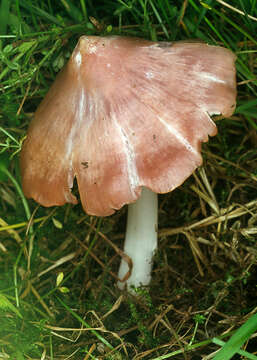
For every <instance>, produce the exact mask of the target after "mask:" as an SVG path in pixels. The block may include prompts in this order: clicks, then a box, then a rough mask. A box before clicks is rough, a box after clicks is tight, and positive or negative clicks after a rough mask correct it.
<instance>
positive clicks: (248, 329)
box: [213, 314, 257, 360]
mask: <svg viewBox="0 0 257 360" xmlns="http://www.w3.org/2000/svg"><path fill="white" fill-rule="evenodd" d="M256 330H257V314H255V315H253V316H251V317H250V319H248V320H247V321H246V323H244V324H243V325H242V326H241V327H240V328H239V329H238V330H237V331H236V333H235V334H234V335H233V336H232V337H231V338H230V339H229V341H228V342H227V343H226V344H225V345H224V346H223V348H222V349H221V350H220V351H219V352H218V354H217V355H216V356H215V357H214V359H213V360H224V359H226V360H229V359H231V358H232V356H233V355H235V354H236V353H237V352H238V351H239V350H240V348H241V346H242V345H243V344H244V343H245V342H246V340H248V339H249V338H250V336H251V335H252V333H253V332H254V331H256Z"/></svg>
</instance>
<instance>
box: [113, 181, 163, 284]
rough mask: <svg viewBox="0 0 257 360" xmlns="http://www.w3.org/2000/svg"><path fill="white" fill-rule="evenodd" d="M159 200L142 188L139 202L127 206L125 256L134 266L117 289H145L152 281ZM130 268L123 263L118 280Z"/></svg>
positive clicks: (123, 261) (149, 191) (155, 195)
mask: <svg viewBox="0 0 257 360" xmlns="http://www.w3.org/2000/svg"><path fill="white" fill-rule="evenodd" d="M157 223H158V197H157V194H155V193H153V192H152V191H151V190H149V189H146V188H143V189H142V193H141V196H140V198H139V199H138V200H137V201H136V202H135V203H133V204H129V206H128V220H127V229H126V236H125V245H124V252H125V253H126V254H127V255H128V256H129V257H130V258H131V260H132V263H133V268H132V273H131V276H130V277H129V278H128V280H127V281H125V282H120V281H119V282H118V287H119V288H120V289H124V288H125V286H126V285H127V288H128V290H130V287H131V286H135V287H138V286H140V285H148V284H149V283H150V281H151V270H152V258H153V255H154V252H155V250H156V248H157ZM128 270H129V267H128V264H127V262H126V261H125V260H123V259H122V261H121V264H120V269H119V273H118V276H119V279H122V278H123V277H124V276H125V275H126V273H127V272H128Z"/></svg>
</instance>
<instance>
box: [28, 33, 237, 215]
mask: <svg viewBox="0 0 257 360" xmlns="http://www.w3.org/2000/svg"><path fill="white" fill-rule="evenodd" d="M234 63H235V55H234V54H233V53H232V52H231V51H230V50H227V49H225V48H223V47H219V46H210V45H207V44H203V43H195V42H177V43H167V42H164V43H163V42H151V41H147V40H142V39H137V38H126V37H116V36H114V37H97V36H82V37H81V38H80V39H79V42H78V44H77V46H76V48H75V50H74V51H73V54H72V56H71V58H70V60H69V61H68V63H67V65H66V66H65V67H64V68H63V69H62V71H61V72H60V73H59V74H58V76H57V78H56V80H55V82H54V83H53V85H52V87H51V88H50V90H49V91H48V93H47V95H46V97H45V98H44V100H43V101H42V103H41V104H40V106H39V107H38V109H37V111H36V113H35V116H34V119H33V121H32V123H31V125H30V127H29V130H28V135H27V138H26V140H25V142H24V144H23V147H22V151H21V171H22V186H23V191H24V194H25V195H26V196H27V197H30V198H33V199H35V200H36V201H37V202H39V203H40V204H42V205H44V206H53V205H62V204H64V203H66V202H69V203H73V204H76V203H77V200H76V198H75V196H74V195H73V194H72V193H71V188H72V186H73V181H74V178H75V177H76V179H77V182H78V187H79V192H80V197H81V201H82V204H83V208H84V209H85V211H86V212H87V213H88V214H92V215H98V216H105V215H110V214H112V213H113V212H114V210H117V209H120V208H121V207H122V206H123V205H124V204H128V203H131V202H134V201H136V200H137V198H138V197H139V196H140V193H141V187H142V186H145V187H148V188H150V189H151V190H152V191H154V192H156V193H166V192H169V191H171V190H173V189H174V188H176V187H177V186H179V185H180V184H182V183H183V181H184V180H185V179H186V178H187V177H188V176H190V175H191V174H192V172H193V171H194V170H195V169H196V167H197V166H199V165H200V164H201V163H202V157H201V154H200V151H201V142H205V141H207V140H208V136H209V135H211V136H213V135H215V134H216V133H217V129H216V126H215V124H214V122H213V121H212V119H211V117H210V116H211V115H214V114H219V115H222V116H224V117H228V116H230V115H232V113H233V111H234V109H235V104H236V76H235V74H236V72H235V64H234Z"/></svg>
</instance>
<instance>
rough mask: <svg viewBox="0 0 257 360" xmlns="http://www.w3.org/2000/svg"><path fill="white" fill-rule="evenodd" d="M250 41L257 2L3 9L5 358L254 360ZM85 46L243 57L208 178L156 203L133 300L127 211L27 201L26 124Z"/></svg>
mask: <svg viewBox="0 0 257 360" xmlns="http://www.w3.org/2000/svg"><path fill="white" fill-rule="evenodd" d="M256 33H257V1H256V0H239V1H236V0H231V1H229V2H228V1H220V0H216V1H215V0H213V1H211V0H204V1H198V0H188V1H182V0H178V1H170V0H155V1H153V0H117V1H115V0H112V1H111V0H105V1H92V0H88V1H86V0H80V1H71V0H65V1H64V0H61V1H53V0H48V1H43V0H34V1H27V0H16V1H12V0H2V1H1V3H0V194H1V195H0V358H1V359H17V360H20V359H22V360H23V359H84V360H86V359H108V360H114V359H115V360H116V359H126V358H128V359H152V360H153V359H154V360H161V359H175V360H179V359H205V360H207V359H215V360H220V359H235V360H236V359H257V353H256V350H257V346H256V331H257V318H256V316H257V315H256V314H257V300H256V299H257V296H256V294H257V283H256V275H257V269H256V264H257V260H256V259H257V246H256V234H257V211H256V210H257V191H256V189H257V187H256V179H257V173H256V168H257V161H256V143H257V133H256V130H257V124H256V118H257V115H256V114H257V111H256V108H257V96H256V95H257V90H256V89H257V87H256V84H257V38H256ZM82 34H96V35H106V34H121V35H124V36H126V35H129V36H140V37H144V38H148V39H153V40H160V41H161V40H164V41H175V40H181V39H195V38H198V39H201V40H203V41H205V42H208V43H210V44H220V45H223V46H225V47H228V48H230V49H231V50H232V51H234V52H235V53H236V54H237V81H238V99H237V108H236V111H235V113H234V115H233V116H232V117H231V118H230V119H222V120H220V121H217V126H218V129H219V134H218V135H217V136H216V137H215V138H213V139H211V140H210V141H209V143H208V144H205V145H204V147H203V156H204V163H203V166H202V167H201V168H200V169H198V170H197V171H196V172H195V173H194V175H193V176H191V177H190V178H189V179H188V180H187V181H186V182H185V183H184V184H183V185H182V186H181V187H179V188H178V189H176V190H175V191H173V192H172V193H170V194H167V195H161V196H160V197H159V249H158V253H157V254H156V256H155V262H154V269H153V280H152V283H151V287H150V288H149V289H141V290H139V296H138V297H136V298H133V297H131V296H129V295H127V294H126V293H121V292H119V291H118V290H117V288H116V287H115V282H116V275H115V274H116V273H117V269H118V266H119V261H120V259H119V256H118V253H117V251H116V248H115V246H114V244H115V245H116V246H118V247H119V248H122V244H123V239H124V228H125V222H126V209H125V208H124V209H122V210H121V211H119V212H117V213H116V214H115V215H113V216H111V217H108V218H95V217H90V216H87V215H86V214H85V213H84V212H83V210H82V208H81V206H80V205H77V206H70V205H65V206H63V207H59V208H48V209H46V208H43V207H40V206H38V205H37V204H36V203H34V202H33V201H28V200H26V199H25V198H24V196H23V194H22V192H21V187H20V186H21V185H20V183H21V181H20V171H19V151H20V148H21V144H22V141H23V139H24V137H25V135H26V130H27V127H28V124H29V122H30V121H31V118H32V117H33V113H34V111H35V109H36V108H37V106H38V104H39V102H40V101H41V99H42V98H43V96H44V95H45V94H46V92H47V90H48V88H49V86H50V84H51V83H52V82H53V80H54V78H55V76H56V73H57V72H58V71H59V70H60V68H62V66H63V65H64V63H65V62H66V60H67V59H68V57H69V56H70V54H71V52H72V50H73V48H74V46H75V44H76V41H77V39H78V37H79V36H80V35H82ZM220 348H222V350H220Z"/></svg>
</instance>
